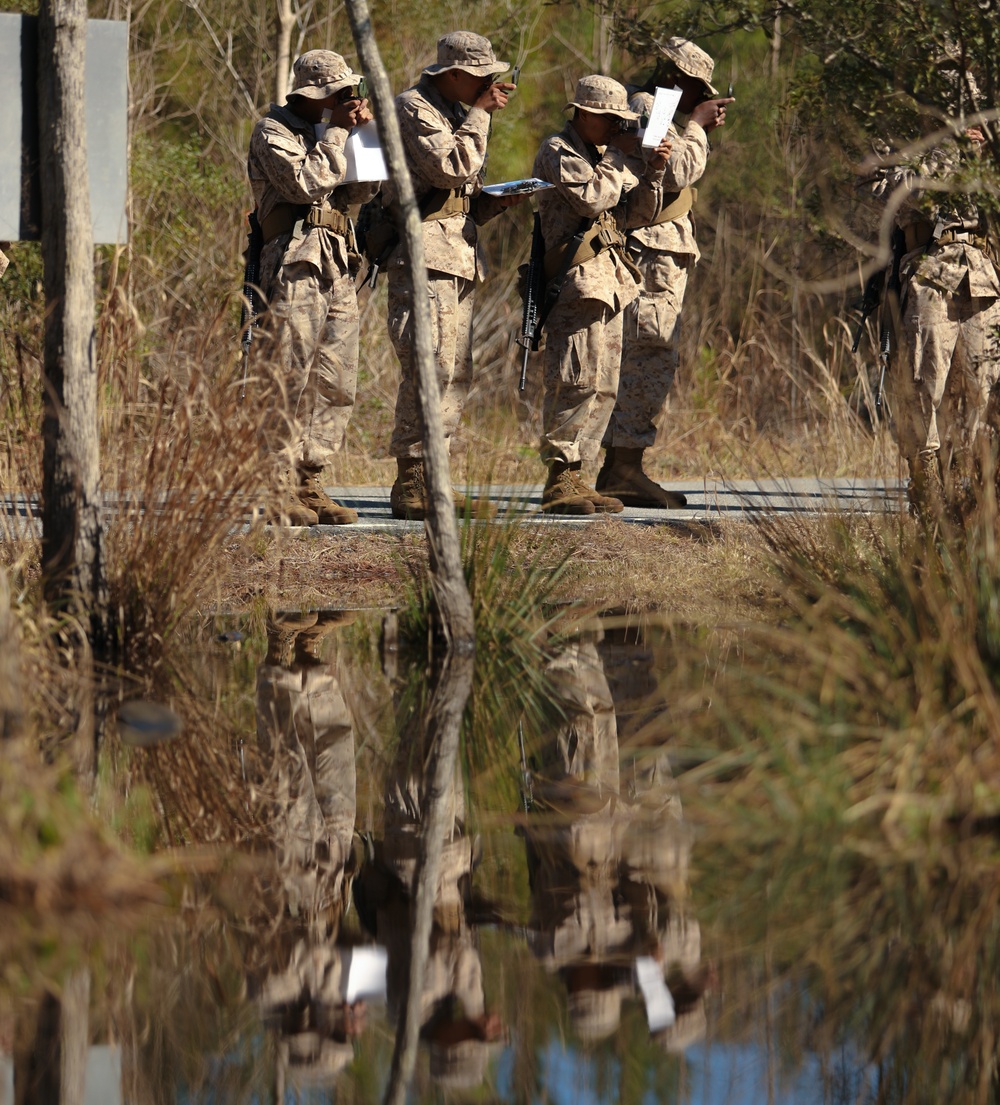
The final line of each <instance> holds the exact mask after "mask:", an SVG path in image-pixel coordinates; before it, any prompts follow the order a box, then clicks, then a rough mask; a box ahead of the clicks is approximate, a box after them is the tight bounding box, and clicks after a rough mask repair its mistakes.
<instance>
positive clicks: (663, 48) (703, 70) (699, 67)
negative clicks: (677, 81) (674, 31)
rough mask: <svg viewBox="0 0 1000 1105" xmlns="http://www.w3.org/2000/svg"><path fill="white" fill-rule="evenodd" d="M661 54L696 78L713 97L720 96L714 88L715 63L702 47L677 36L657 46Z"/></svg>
mask: <svg viewBox="0 0 1000 1105" xmlns="http://www.w3.org/2000/svg"><path fill="white" fill-rule="evenodd" d="M656 46H657V49H658V50H659V51H660V53H661V54H662V55H663V56H664V57H665V58H666V59H667V60H668V61H672V62H673V63H674V65H676V66H677V68H678V69H679V70H680V71H681V72H682V73H686V74H687V75H688V76H689V77H696V78H697V79H698V80H699V81H701V83H702V84H703V85H704V86H705V87H706V88H707V89H708V91H709V92H710V93H711V94H712V95H713V96H718V94H719V90H718V89H717V88H713V87H712V71H713V70H714V69H715V62H714V61H712V59H711V57H709V55H708V54H706V53H705V51H704V50H703V49H702V48H701V47H700V46H695V44H694V43H693V42H689V41H688V40H687V39H686V38H680V37H679V36H677V35H675V36H674V37H673V38H668V39H667V40H666V42H658V43H657V44H656Z"/></svg>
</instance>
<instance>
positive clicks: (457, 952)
mask: <svg viewBox="0 0 1000 1105" xmlns="http://www.w3.org/2000/svg"><path fill="white" fill-rule="evenodd" d="M429 752H430V747H429V741H428V740H427V739H426V737H425V736H424V734H423V733H422V732H421V719H420V717H419V716H418V714H417V712H416V711H414V715H413V720H412V721H411V722H410V723H409V724H408V727H407V729H406V730H405V731H404V732H403V733H402V735H401V736H400V741H399V746H398V748H397V750H396V756H395V759H394V761H393V765H392V770H391V772H390V774H389V776H388V778H387V780H386V789H385V795H384V798H385V826H384V838H383V839H382V840H381V841H377V842H376V843H375V846H374V854H373V856H372V857H371V862H370V863H368V864H366V866H365V868H364V869H363V870H362V872H361V873H360V875H359V878H358V883H357V893H356V901H357V904H358V912H359V914H360V915H361V917H362V921H363V922H364V923H365V925H366V927H367V928H368V929H369V931H370V932H371V933H372V935H374V936H375V937H376V939H377V940H378V941H379V943H380V944H384V945H385V946H386V948H387V950H388V955H389V965H388V972H387V988H388V993H387V1004H388V1010H389V1016H390V1017H391V1018H393V1019H398V1018H399V1017H401V1016H402V1012H403V1010H402V1008H401V1005H400V1001H401V998H402V996H403V995H404V994H405V991H406V985H407V979H408V977H409V971H410V940H411V936H412V920H411V913H410V909H411V903H412V902H413V901H414V900H415V896H416V886H415V883H414V876H415V871H416V864H417V853H418V849H419V836H420V826H421V819H422V817H423V816H424V813H425V801H426V796H425V790H424V788H425V781H424V772H423V767H424V764H425V762H426V760H427V758H428V754H429ZM443 801H444V802H445V803H446V804H447V811H448V812H447V817H446V823H447V824H446V829H445V838H444V848H443V852H442V856H441V868H440V873H439V876H438V883H437V888H436V890H435V895H434V920H433V928H432V931H431V943H430V953H429V958H428V962H427V972H426V975H425V977H424V989H423V992H422V994H421V997H420V1003H421V1013H420V1017H421V1031H420V1037H421V1039H422V1040H423V1041H424V1042H425V1043H426V1044H427V1045H428V1046H429V1049H430V1070H431V1075H432V1077H433V1078H434V1081H435V1084H436V1085H438V1086H439V1087H447V1088H451V1089H460V1088H468V1087H471V1086H477V1085H479V1084H480V1083H481V1082H482V1080H483V1078H484V1077H485V1074H486V1067H487V1063H488V1060H489V1056H490V1050H491V1049H490V1046H489V1045H490V1042H491V1041H492V1040H494V1039H496V1038H497V1037H498V1036H499V1035H500V1033H501V1026H500V1022H499V1019H498V1017H497V1016H496V1015H495V1014H492V1013H488V1012H487V1010H486V996H485V992H484V989H483V965H482V960H481V958H480V953H479V941H478V937H477V934H476V931H475V929H474V927H473V926H472V924H471V923H470V921H469V917H468V912H467V910H468V906H469V903H470V899H471V893H472V872H473V867H474V863H475V849H476V842H475V841H473V840H472V839H470V838H469V837H468V836H467V835H466V832H465V790H464V786H463V781H462V772H461V766H460V765H459V764H456V766H455V774H454V777H453V779H452V785H451V787H450V789H449V790H448V792H447V794H446V795H444V797H443Z"/></svg>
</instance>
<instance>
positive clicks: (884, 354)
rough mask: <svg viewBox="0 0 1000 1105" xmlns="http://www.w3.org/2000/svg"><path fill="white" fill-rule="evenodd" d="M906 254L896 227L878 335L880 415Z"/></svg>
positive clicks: (876, 401) (876, 395)
mask: <svg viewBox="0 0 1000 1105" xmlns="http://www.w3.org/2000/svg"><path fill="white" fill-rule="evenodd" d="M905 253H906V237H905V235H904V234H903V231H902V230H901V229H900V228H899V227H898V226H897V227H896V228H895V229H894V230H893V232H892V265H891V267H890V269H889V280H888V282H887V284H886V286H885V290H886V303H885V307H884V308H883V310H882V325H881V326H880V327H879V334H878V363H879V374H878V388H877V389H876V391H875V411H876V413H878V414H880V415H881V413H882V394H883V391H884V389H885V371H886V369H887V368H888V366H889V353H890V351H891V349H892V325H893V321H894V320H893V317H892V316H893V313H898V311H899V292H900V288H901V282H900V279H899V265H900V262H901V261H902V260H903V255H904V254H905Z"/></svg>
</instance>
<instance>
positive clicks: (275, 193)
mask: <svg viewBox="0 0 1000 1105" xmlns="http://www.w3.org/2000/svg"><path fill="white" fill-rule="evenodd" d="M347 135H348V131H346V130H343V129H342V128H341V127H327V129H326V132H325V133H324V135H323V137H322V138H320V139H319V140H318V141H317V139H316V130H315V127H314V126H313V124H312V123H309V122H307V121H306V120H305V119H302V118H301V117H300V116H298V115H296V114H295V112H294V111H293V110H292V109H291V108H290V107H279V106H278V105H277V104H272V105H271V108H270V110H269V111H268V113H267V114H266V115H265V116H264V118H263V119H261V120H260V121H259V122H258V123H257V125H256V126H255V127H254V129H253V134H252V135H251V138H250V153H249V156H248V158H247V172H248V174H249V177H250V187H251V188H252V189H253V196H254V200H255V201H256V203H257V218H258V219H259V220H260V221H261V222H262V223H263V221H264V220H265V219H266V218H267V217H268V216H269V215H270V214H271V213H272V212H273V211H274V209H275V207H276V206H277V205H278V204H281V203H291V204H297V205H307V206H311V205H322V206H324V207H327V208H331V209H333V210H336V211H340V212H342V213H344V214H346V213H347V211H348V208H349V207H350V206H351V205H353V204H359V203H364V202H365V201H367V200H369V199H371V198H372V196H374V195H375V193H376V192H377V191H378V187H379V186H378V184H377V183H373V182H371V181H360V182H355V183H352V184H347V183H345V181H344V177H345V175H346V173H347V157H346V155H345V153H344V144H345V143H346V142H347ZM349 248H350V249H351V250H353V242H348V241H347V239H346V238H344V237H342V236H341V235H339V234H335V233H333V232H332V231H329V230H324V229H321V228H313V229H311V230H310V229H308V228H302V227H300V228H298V229H296V230H295V231H292V232H286V233H284V234H279V235H278V236H277V237H276V238H275V239H273V240H272V241H270V242H267V243H266V244H265V246H264V250H263V253H262V255H261V269H260V271H261V283H262V286H263V290H264V292H265V294H266V293H267V291H268V290H269V286H270V284H271V283H272V282H273V280H274V277H275V276H276V275H277V272H278V268H279V266H280V265H282V264H292V263H294V262H298V261H305V262H308V263H309V264H311V265H313V266H314V267H315V268H316V269H318V270H319V272H320V273H322V274H323V276H324V277H326V278H327V279H331V280H332V279H334V278H335V277H337V276H338V275H344V274H345V273H347V272H348V271H349V266H350V259H349V257H348V250H349Z"/></svg>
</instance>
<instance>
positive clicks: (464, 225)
mask: <svg viewBox="0 0 1000 1105" xmlns="http://www.w3.org/2000/svg"><path fill="white" fill-rule="evenodd" d="M396 112H397V114H398V116H399V127H400V131H401V133H402V138H403V148H404V150H405V151H406V161H407V165H408V166H409V169H410V176H411V177H412V178H413V188H414V191H415V193H416V197H417V203H418V204H419V203H420V202H421V201H422V200H423V199H424V198H425V197H426V196H427V194H428V193H429V192H430V191H431V190H432V189H435V188H441V189H444V190H446V191H453V190H459V191H460V192H461V194H462V195H463V196H467V197H468V199H469V206H470V210H469V213H468V214H467V215H461V214H455V215H451V216H449V217H448V218H444V219H434V220H428V221H426V222H425V223H424V256H425V259H426V263H427V267H428V268H429V269H432V270H434V271H435V272H443V273H447V274H448V275H450V276H458V277H462V278H463V279H465V280H474V279H475V277H476V273H477V263H476V226H477V224H478V225H482V224H483V223H484V222H487V221H488V220H489V219H491V218H493V216H494V215H498V214H499V213H500V211H501V210H502V207H501V204H500V202H499V200H497V199H495V198H494V197H492V196H486V195H481V194H480V193H481V191H482V187H483V171H484V169H485V166H486V142H487V139H488V138H489V130H490V115H489V112H487V111H483V110H482V108H476V107H474V108H469V109H468V110H466V108H465V107H463V106H462V105H461V104H457V103H456V104H452V103H449V102H448V101H447V100H445V99H444V97H443V96H442V95H441V94H440V93H439V92H438V90H437V88H436V87H435V85H434V82H433V80H432V79H431V78H430V77H429V76H427V75H424V76H422V77H421V78H420V80H419V81H418V83H417V84H415V85H414V86H413V87H412V88H408V89H407V90H406V91H405V92H401V93H400V94H399V95H398V96H397V97H396ZM384 197H385V198H384V203H385V206H386V207H392V205H393V204H394V202H395V198H396V196H395V189H394V188H393V186H392V183H391V182H387V183H386V186H385V189H384ZM404 263H405V262H404V259H403V256H402V251H400V250H397V251H396V254H395V256H394V257H393V259H392V260H391V261H390V265H391V266H393V267H399V266H402V265H403V264H404Z"/></svg>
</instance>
